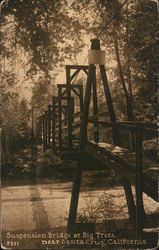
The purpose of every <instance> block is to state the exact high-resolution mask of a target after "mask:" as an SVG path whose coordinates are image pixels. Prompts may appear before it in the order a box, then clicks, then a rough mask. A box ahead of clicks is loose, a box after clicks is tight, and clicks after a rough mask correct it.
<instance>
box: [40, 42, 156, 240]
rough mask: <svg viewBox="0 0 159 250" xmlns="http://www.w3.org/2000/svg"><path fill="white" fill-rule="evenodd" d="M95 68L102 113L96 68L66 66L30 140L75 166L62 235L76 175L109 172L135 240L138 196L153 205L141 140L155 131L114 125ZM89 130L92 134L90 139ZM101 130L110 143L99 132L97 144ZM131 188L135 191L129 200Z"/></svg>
mask: <svg viewBox="0 0 159 250" xmlns="http://www.w3.org/2000/svg"><path fill="white" fill-rule="evenodd" d="M91 42H92V44H91V49H93V50H96V52H97V53H98V52H99V53H100V52H101V50H100V41H99V39H92V40H91ZM98 64H99V69H100V74H101V80H102V84H103V90H104V95H105V105H106V106H105V107H106V109H105V110H107V112H100V107H98V94H97V80H96V65H95V64H92V63H90V64H89V66H86V65H66V83H65V84H57V90H58V95H57V96H53V97H52V105H49V106H48V110H46V111H45V113H44V114H43V115H41V116H40V117H38V120H37V126H36V135H37V139H38V142H39V143H40V144H42V145H43V149H44V151H45V150H47V149H49V148H52V150H53V152H54V153H55V154H58V155H59V156H60V157H61V158H62V159H64V160H72V161H77V163H78V167H77V169H76V175H75V178H74V183H73V188H72V197H71V202H70V210H69V217H68V225H67V229H68V231H72V230H73V228H74V225H75V223H76V216H77V208H78V200H79V193H80V185H81V175H82V172H83V171H93V170H98V171H100V170H101V169H109V170H111V169H113V170H114V171H115V173H116V175H117V176H119V177H120V178H121V181H122V185H123V187H124V191H125V199H126V202H127V207H128V211H129V217H130V221H131V224H132V228H133V229H134V230H135V231H136V236H137V238H141V236H142V233H143V230H144V220H145V218H146V215H145V212H144V204H143V193H145V194H147V195H148V196H149V197H151V198H152V199H153V200H155V201H158V179H157V175H158V173H157V171H158V167H157V163H156V162H155V161H153V160H152V159H149V158H148V157H147V156H146V155H145V154H144V152H143V141H144V140H146V139H150V138H154V137H157V126H156V125H155V124H151V123H140V122H131V121H122V122H121V121H117V119H116V114H115V109H114V105H113V101H112V96H111V91H110V87H109V83H108V78H107V72H106V69H105V66H104V64H102V63H101V64H100V62H99V63H98ZM81 71H83V72H84V74H85V75H86V79H87V80H86V82H85V83H84V84H77V83H76V77H77V75H78V74H79V73H80V72H81ZM91 105H92V112H90V106H91ZM108 118H109V119H108ZM90 128H91V131H93V132H92V134H91V135H90V132H89V131H90ZM101 131H109V134H110V133H111V142H110V139H109V140H108V136H107V132H104V138H103V136H102V139H101V136H100V134H101ZM123 135H125V136H123ZM125 138H126V140H125ZM126 141H127V143H126ZM130 144H131V146H130ZM133 185H135V190H136V195H135V199H134V197H133V193H132V186H133Z"/></svg>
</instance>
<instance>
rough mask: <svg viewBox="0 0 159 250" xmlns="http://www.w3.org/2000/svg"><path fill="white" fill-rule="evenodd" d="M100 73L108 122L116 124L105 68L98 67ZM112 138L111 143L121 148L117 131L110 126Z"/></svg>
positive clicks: (102, 66)
mask: <svg viewBox="0 0 159 250" xmlns="http://www.w3.org/2000/svg"><path fill="white" fill-rule="evenodd" d="M99 67H100V72H101V76H102V81H103V86H104V92H105V97H106V102H107V106H108V111H109V116H110V121H111V122H112V123H114V122H116V116H115V111H114V106H113V102H112V98H111V93H110V89H109V85H108V79H107V75H106V71H105V66H104V65H100V66H99ZM112 136H113V143H114V144H115V145H118V146H121V142H120V135H119V131H118V129H117V128H116V127H115V126H113V125H112Z"/></svg>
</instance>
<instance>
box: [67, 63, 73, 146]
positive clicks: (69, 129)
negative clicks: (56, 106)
mask: <svg viewBox="0 0 159 250" xmlns="http://www.w3.org/2000/svg"><path fill="white" fill-rule="evenodd" d="M66 84H67V109H68V112H67V119H68V150H72V114H71V110H72V105H71V81H70V68H69V67H68V66H66Z"/></svg>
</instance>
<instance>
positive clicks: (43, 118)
mask: <svg viewBox="0 0 159 250" xmlns="http://www.w3.org/2000/svg"><path fill="white" fill-rule="evenodd" d="M42 121H43V150H44V151H45V149H46V145H45V142H46V140H45V115H43V116H42Z"/></svg>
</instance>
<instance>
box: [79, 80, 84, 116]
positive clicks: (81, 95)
mask: <svg viewBox="0 0 159 250" xmlns="http://www.w3.org/2000/svg"><path fill="white" fill-rule="evenodd" d="M79 94H80V111H81V112H82V111H83V85H80V86H79Z"/></svg>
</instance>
